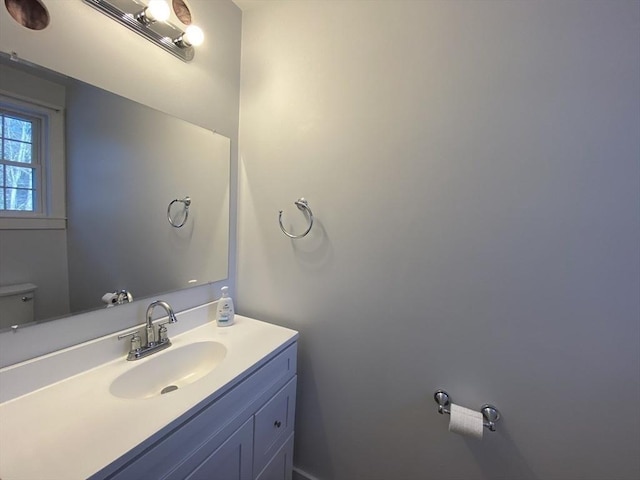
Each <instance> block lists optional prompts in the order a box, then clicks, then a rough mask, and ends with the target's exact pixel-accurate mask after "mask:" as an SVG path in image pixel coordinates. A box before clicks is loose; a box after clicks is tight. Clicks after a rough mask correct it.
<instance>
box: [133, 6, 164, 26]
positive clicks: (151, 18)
mask: <svg viewBox="0 0 640 480" xmlns="http://www.w3.org/2000/svg"><path fill="white" fill-rule="evenodd" d="M170 16H171V8H170V7H169V4H168V3H167V2H165V0H149V5H148V6H147V8H145V9H144V10H142V11H140V12H138V13H136V15H135V17H134V18H135V19H136V20H138V21H139V22H141V23H143V24H144V25H146V26H149V25H151V24H152V23H155V22H166V21H167V20H169V17H170Z"/></svg>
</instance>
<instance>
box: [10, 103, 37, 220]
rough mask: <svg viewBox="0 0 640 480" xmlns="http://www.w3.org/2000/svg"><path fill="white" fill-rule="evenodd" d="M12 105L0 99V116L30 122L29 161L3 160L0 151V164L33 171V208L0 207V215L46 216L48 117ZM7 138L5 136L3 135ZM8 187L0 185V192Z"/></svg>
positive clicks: (18, 216)
mask: <svg viewBox="0 0 640 480" xmlns="http://www.w3.org/2000/svg"><path fill="white" fill-rule="evenodd" d="M12 107H13V106H12V105H9V104H7V103H6V102H4V101H2V99H0V114H1V115H0V118H2V116H5V117H8V116H11V117H14V118H17V119H19V120H26V121H28V122H31V125H32V127H31V129H32V135H31V162H30V163H27V164H25V163H21V162H15V161H11V160H5V159H3V158H2V156H1V155H2V154H1V153H0V164H2V165H4V166H5V168H6V167H7V166H13V167H20V168H30V169H32V170H33V171H34V175H35V181H33V180H32V185H31V190H33V191H34V193H35V195H34V201H33V206H34V209H33V210H6V209H0V217H9V218H22V217H27V218H38V217H46V216H47V213H48V211H47V210H48V208H47V207H48V205H47V202H46V201H45V199H46V198H47V182H46V181H45V180H44V176H45V172H46V170H47V168H46V167H47V165H46V164H47V158H46V143H45V141H46V138H45V135H46V131H47V129H48V125H47V124H48V121H47V120H48V117H47V116H46V115H42V114H41V113H35V112H25V111H23V110H22V109H20V110H18V109H17V108H12ZM4 139H5V140H7V137H4ZM7 188H9V187H8V186H7V185H5V186H4V187H0V192H1V191H3V190H5V189H7Z"/></svg>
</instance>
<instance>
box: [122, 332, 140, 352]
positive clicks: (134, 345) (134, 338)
mask: <svg viewBox="0 0 640 480" xmlns="http://www.w3.org/2000/svg"><path fill="white" fill-rule="evenodd" d="M139 333H140V331H139V330H136V331H135V332H131V333H125V334H122V335H118V340H122V339H123V338H127V337H131V349H130V351H131V352H137V351H138V350H140V348H142V339H141V338H140V335H139Z"/></svg>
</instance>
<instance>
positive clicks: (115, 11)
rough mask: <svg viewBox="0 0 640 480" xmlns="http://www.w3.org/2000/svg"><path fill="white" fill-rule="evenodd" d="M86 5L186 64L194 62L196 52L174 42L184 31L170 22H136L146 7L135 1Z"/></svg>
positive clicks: (94, 0) (89, 0)
mask: <svg viewBox="0 0 640 480" xmlns="http://www.w3.org/2000/svg"><path fill="white" fill-rule="evenodd" d="M83 1H84V3H86V4H88V5H90V6H92V7H93V8H95V9H96V10H98V11H100V12H102V13H104V14H105V15H107V16H108V17H110V18H112V19H113V20H115V21H116V22H118V23H120V24H121V25H124V26H125V27H127V28H129V29H130V30H133V31H134V32H136V33H137V34H138V35H141V36H143V37H144V38H146V39H147V40H149V41H150V42H152V43H154V44H156V45H157V46H159V47H160V48H162V49H164V50H166V51H167V52H169V53H171V54H172V55H174V56H176V57H178V58H179V59H180V60H182V61H184V62H189V61H191V60H193V57H194V54H195V50H194V48H193V46H191V45H188V44H185V43H182V42H181V43H176V42H174V40H176V39H179V38H182V36H183V35H184V31H183V30H181V29H180V28H178V27H176V26H175V25H173V24H172V23H170V22H153V23H150V24H148V25H145V23H144V22H141V21H139V20H136V18H135V17H136V15H137V14H139V13H140V12H141V11H143V10H144V9H145V7H146V5H144V4H141V3H140V2H137V1H135V0H83Z"/></svg>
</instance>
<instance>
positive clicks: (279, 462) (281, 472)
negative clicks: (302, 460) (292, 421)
mask: <svg viewBox="0 0 640 480" xmlns="http://www.w3.org/2000/svg"><path fill="white" fill-rule="evenodd" d="M292 475H293V433H292V434H291V435H290V436H289V439H288V440H287V441H286V442H285V444H284V445H283V446H282V447H281V448H280V450H278V453H276V454H275V455H274V457H273V458H272V459H271V461H269V463H268V464H267V466H266V467H264V470H262V472H260V475H258V476H257V477H256V480H291V478H292Z"/></svg>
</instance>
